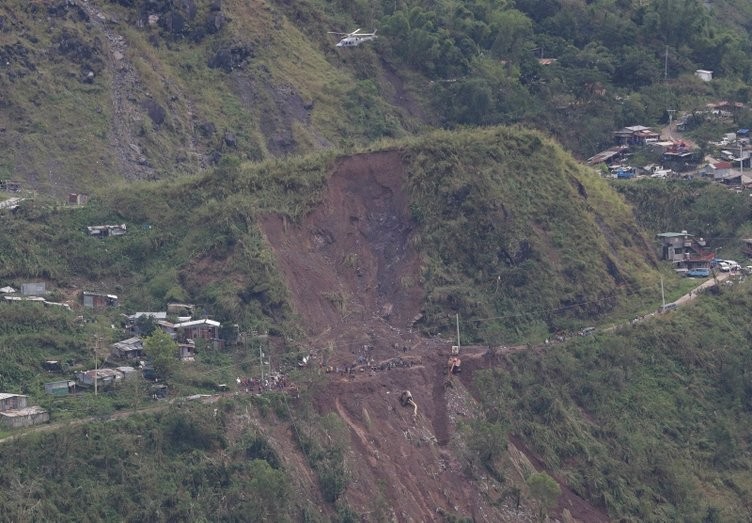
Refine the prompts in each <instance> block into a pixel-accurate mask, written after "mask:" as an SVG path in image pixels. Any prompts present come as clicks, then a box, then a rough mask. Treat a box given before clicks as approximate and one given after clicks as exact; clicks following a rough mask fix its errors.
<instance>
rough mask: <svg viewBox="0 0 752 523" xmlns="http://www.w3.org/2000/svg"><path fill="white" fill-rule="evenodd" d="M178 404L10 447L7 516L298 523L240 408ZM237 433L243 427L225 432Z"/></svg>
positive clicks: (272, 461)
mask: <svg viewBox="0 0 752 523" xmlns="http://www.w3.org/2000/svg"><path fill="white" fill-rule="evenodd" d="M219 407H220V408H219V409H214V406H203V405H192V406H190V408H189V406H187V405H186V406H182V407H171V408H168V409H166V410H164V411H162V412H158V413H156V414H151V415H148V416H139V415H135V416H131V417H130V418H128V419H126V420H120V421H115V422H109V423H104V422H92V423H88V424H86V425H85V426H80V427H67V428H65V427H64V428H61V429H59V430H56V431H55V432H54V433H50V434H38V435H31V436H27V437H25V438H23V439H21V440H19V441H17V442H13V443H4V445H5V448H4V451H3V452H2V453H0V455H1V457H0V464H1V466H0V469H1V471H0V478H2V481H3V482H7V483H6V484H7V485H8V488H7V489H4V490H3V492H2V493H1V494H0V503H2V505H3V511H4V512H3V518H5V519H8V520H13V521H31V520H37V521H38V520H45V521H77V520H79V521H80V520H88V519H92V518H94V519H101V520H115V519H117V520H126V521H162V520H166V519H171V520H184V521H188V520H190V521H210V520H211V521H217V520H220V521H272V520H273V521H292V520H296V519H297V518H296V517H294V514H295V513H296V512H297V511H299V510H301V509H302V504H303V503H302V502H296V501H293V499H292V498H291V496H290V494H291V493H292V492H293V489H294V485H295V484H296V483H295V482H294V481H293V479H292V477H291V471H290V470H287V469H286V468H285V466H284V465H283V464H282V462H281V460H280V458H279V456H278V453H277V450H275V449H274V447H273V446H272V445H271V443H270V441H269V439H268V438H267V437H265V436H263V435H262V433H260V432H259V431H258V429H257V427H255V426H254V425H252V424H250V423H248V422H247V421H246V422H245V423H243V424H241V425H238V423H239V421H238V417H237V413H236V412H235V410H234V409H235V407H234V406H233V405H231V404H224V403H222V404H219ZM230 426H235V427H238V428H237V430H234V431H232V433H229V432H228V428H229V427H230Z"/></svg>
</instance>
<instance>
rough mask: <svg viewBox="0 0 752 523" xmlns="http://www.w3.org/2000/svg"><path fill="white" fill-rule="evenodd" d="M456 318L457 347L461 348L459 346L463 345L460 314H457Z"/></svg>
mask: <svg viewBox="0 0 752 523" xmlns="http://www.w3.org/2000/svg"><path fill="white" fill-rule="evenodd" d="M456 318H457V349H458V350H459V348H460V347H461V346H462V345H461V344H460V315H459V314H456Z"/></svg>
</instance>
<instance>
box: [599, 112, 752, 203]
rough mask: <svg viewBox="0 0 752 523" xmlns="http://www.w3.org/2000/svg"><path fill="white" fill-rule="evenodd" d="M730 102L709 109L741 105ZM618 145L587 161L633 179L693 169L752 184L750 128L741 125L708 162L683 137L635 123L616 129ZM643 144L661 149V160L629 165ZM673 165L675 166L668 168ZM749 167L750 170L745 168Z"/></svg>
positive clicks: (718, 178)
mask: <svg viewBox="0 0 752 523" xmlns="http://www.w3.org/2000/svg"><path fill="white" fill-rule="evenodd" d="M728 104H729V103H728V102H719V103H715V104H709V109H708V112H712V114H716V113H718V114H727V113H729V114H730V111H731V110H735V109H737V108H738V107H737V105H739V104H734V106H733V107H727V105H728ZM685 119H686V117H683V118H680V120H678V121H677V123H678V125H677V127H680V126H681V125H683V122H684V120H685ZM613 141H614V145H613V146H612V147H610V148H609V149H606V150H605V151H601V152H599V153H598V154H596V155H594V156H592V157H591V158H588V160H587V163H588V164H589V165H593V166H602V167H603V168H605V169H606V170H607V171H608V172H609V173H610V174H611V175H612V176H613V177H615V178H620V179H629V178H634V177H636V176H640V175H642V176H649V177H652V178H666V177H668V176H672V175H674V174H675V171H682V172H685V173H686V172H687V171H689V170H691V173H687V174H684V176H692V175H695V174H696V175H698V176H703V177H707V178H711V179H712V180H714V181H716V182H719V183H722V184H725V185H728V186H730V187H735V188H740V187H741V188H752V151H750V150H748V146H749V145H750V130H749V129H746V128H745V129H739V130H737V131H736V132H733V133H726V134H725V135H724V136H723V138H722V139H721V140H720V141H719V142H715V143H714V145H715V146H717V147H718V148H719V151H718V154H719V158H712V157H706V158H705V161H704V163H703V162H702V161H701V159H700V158H698V156H697V151H696V150H695V149H694V148H693V147H691V146H689V145H688V144H687V143H685V142H684V141H681V140H674V139H664V138H662V137H661V136H660V133H658V132H656V131H654V130H653V129H651V128H650V127H645V126H642V125H633V126H629V127H624V128H623V129H619V130H618V131H615V132H614V133H613ZM641 147H651V148H653V150H657V151H659V152H660V156H661V163H660V164H649V165H645V166H643V167H637V168H636V167H632V166H630V165H627V162H628V158H629V156H630V154H631V153H632V152H633V151H634V150H635V149H636V148H641ZM664 165H665V166H669V167H671V168H664ZM745 169H748V171H745Z"/></svg>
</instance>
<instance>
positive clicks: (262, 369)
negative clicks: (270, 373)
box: [259, 343, 264, 387]
mask: <svg viewBox="0 0 752 523" xmlns="http://www.w3.org/2000/svg"><path fill="white" fill-rule="evenodd" d="M259 367H260V368H261V386H262V387H263V386H264V353H263V351H262V350H261V344H260V343H259Z"/></svg>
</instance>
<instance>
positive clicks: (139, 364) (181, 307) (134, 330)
mask: <svg viewBox="0 0 752 523" xmlns="http://www.w3.org/2000/svg"><path fill="white" fill-rule="evenodd" d="M194 309H195V307H194V306H193V305H188V304H180V303H171V304H169V305H168V310H167V311H166V312H137V313H135V314H131V315H129V316H125V317H124V319H125V331H126V332H128V333H129V334H131V336H130V337H129V338H126V339H123V340H120V341H117V342H115V343H113V344H112V345H110V353H109V356H108V357H107V364H108V366H106V367H102V368H97V369H89V370H83V371H79V372H76V373H75V381H73V380H61V381H55V382H50V383H46V384H45V391H46V392H47V393H48V394H52V395H56V396H63V395H67V394H71V393H74V392H77V391H78V390H81V389H90V388H93V387H95V386H96V387H98V388H101V389H107V388H108V387H111V386H113V385H115V384H117V383H119V382H121V381H123V380H127V379H130V378H132V377H137V376H138V375H139V374H141V373H143V376H144V377H147V378H149V377H151V374H153V371H152V370H151V368H150V366H149V364H148V357H147V355H146V352H145V347H144V339H143V338H142V336H141V335H142V334H144V333H142V332H141V331H140V329H141V328H142V327H143V323H141V322H139V320H140V319H142V318H149V319H151V320H152V321H153V322H154V324H155V326H156V328H159V329H162V331H164V332H166V333H167V334H169V335H170V337H171V338H172V339H173V340H175V342H176V343H177V349H176V351H175V358H176V359H177V360H179V361H183V362H190V361H194V359H195V356H196V350H197V346H200V345H201V343H202V342H203V343H205V344H211V345H212V346H214V347H216V348H220V347H221V346H222V345H223V341H222V339H221V338H220V328H221V326H222V325H221V323H220V322H218V321H215V320H211V319H208V318H200V319H193V317H192V312H193V310H194ZM186 312H190V313H191V314H190V315H184V316H177V314H185V313H186ZM168 317H169V318H176V319H177V321H174V322H173V321H169V320H168ZM199 340H201V341H199ZM47 363H55V362H47ZM54 370H56V371H59V370H60V369H58V368H55V369H54ZM139 371H141V372H139Z"/></svg>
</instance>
